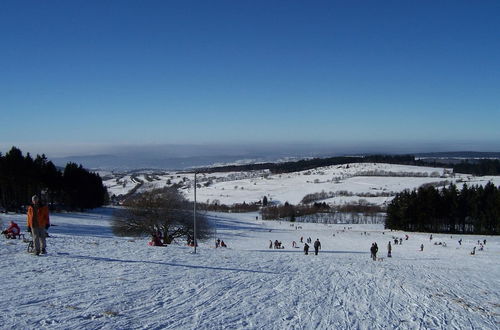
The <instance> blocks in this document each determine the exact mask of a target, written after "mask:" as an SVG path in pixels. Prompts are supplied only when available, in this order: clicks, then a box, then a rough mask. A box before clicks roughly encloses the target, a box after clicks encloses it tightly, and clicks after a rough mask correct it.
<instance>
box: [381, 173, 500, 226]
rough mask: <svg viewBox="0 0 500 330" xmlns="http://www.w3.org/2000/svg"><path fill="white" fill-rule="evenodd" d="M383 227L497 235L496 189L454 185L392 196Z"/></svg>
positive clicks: (499, 192) (499, 207) (499, 206)
mask: <svg viewBox="0 0 500 330" xmlns="http://www.w3.org/2000/svg"><path fill="white" fill-rule="evenodd" d="M385 226H386V228H388V229H396V230H404V231H419V232H440V233H460V234H487V235H499V234H500V189H499V187H496V186H495V185H494V184H493V183H491V182H489V183H488V184H486V185H485V186H484V187H482V186H473V187H468V186H467V185H466V184H464V185H463V187H462V189H461V190H459V189H458V188H457V187H456V186H455V185H453V184H452V185H450V186H449V187H445V188H443V189H436V188H434V187H432V186H430V187H420V188H419V189H418V190H413V191H409V190H405V191H403V192H401V193H399V194H397V195H396V197H395V198H394V199H393V200H392V202H391V203H390V204H389V205H388V207H387V219H386V224H385Z"/></svg>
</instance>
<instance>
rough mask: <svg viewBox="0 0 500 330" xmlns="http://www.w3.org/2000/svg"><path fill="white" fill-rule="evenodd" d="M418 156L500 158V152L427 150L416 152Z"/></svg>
mask: <svg viewBox="0 0 500 330" xmlns="http://www.w3.org/2000/svg"><path fill="white" fill-rule="evenodd" d="M415 157H417V158H423V157H425V158H468V159H470V158H499V159H500V152H478V151H452V152H427V153H418V154H415Z"/></svg>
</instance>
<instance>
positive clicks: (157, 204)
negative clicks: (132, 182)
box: [112, 187, 211, 244]
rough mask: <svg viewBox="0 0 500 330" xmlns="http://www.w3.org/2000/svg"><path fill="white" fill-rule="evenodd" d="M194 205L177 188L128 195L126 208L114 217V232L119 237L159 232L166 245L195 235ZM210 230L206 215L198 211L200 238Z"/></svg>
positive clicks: (208, 233)
mask: <svg viewBox="0 0 500 330" xmlns="http://www.w3.org/2000/svg"><path fill="white" fill-rule="evenodd" d="M193 215H194V214H193V204H192V203H190V202H188V201H187V200H186V199H185V198H184V196H183V195H182V194H181V193H180V192H179V191H178V190H177V189H175V188H172V187H165V188H161V189H154V190H151V191H146V192H143V193H140V194H136V195H134V196H131V197H129V199H127V201H126V202H125V203H124V208H123V209H120V210H117V211H116V212H115V214H114V216H113V226H112V228H113V232H114V233H115V235H118V236H145V235H150V236H153V235H158V234H159V235H160V236H161V237H163V241H164V243H165V244H170V243H171V242H172V241H173V240H175V239H178V238H186V239H189V238H192V237H193V236H194V235H193ZM210 233H211V229H210V226H209V222H208V220H207V218H206V216H205V215H204V214H201V213H198V212H197V214H196V236H197V239H198V240H202V239H205V238H208V237H209V235H210Z"/></svg>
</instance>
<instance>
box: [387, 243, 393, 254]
mask: <svg viewBox="0 0 500 330" xmlns="http://www.w3.org/2000/svg"><path fill="white" fill-rule="evenodd" d="M391 252H392V246H391V241H389V244H387V257H388V258H391V257H392V254H391Z"/></svg>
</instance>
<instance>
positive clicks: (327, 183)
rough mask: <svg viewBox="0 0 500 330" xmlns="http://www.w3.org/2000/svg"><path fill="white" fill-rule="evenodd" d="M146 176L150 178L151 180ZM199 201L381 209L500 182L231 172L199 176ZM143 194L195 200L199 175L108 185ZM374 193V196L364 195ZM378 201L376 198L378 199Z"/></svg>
mask: <svg viewBox="0 0 500 330" xmlns="http://www.w3.org/2000/svg"><path fill="white" fill-rule="evenodd" d="M146 177H147V178H148V179H149V180H150V181H148V179H146ZM197 179H198V181H197V182H198V184H199V188H197V197H198V201H201V202H214V201H218V202H219V203H222V204H228V205H231V204H234V203H243V202H246V203H253V202H257V201H260V200H262V198H263V197H264V196H267V198H268V200H270V201H274V202H278V203H285V202H289V203H292V204H298V203H300V201H301V200H302V198H303V197H304V196H305V195H307V194H314V193H319V192H322V191H324V192H327V193H329V192H332V193H339V192H348V193H349V194H350V196H345V195H339V196H335V197H333V198H329V199H327V200H326V202H328V203H330V204H343V203H347V202H357V201H359V200H360V199H365V200H367V201H368V202H370V203H373V204H377V205H382V204H386V203H387V202H389V201H390V200H392V198H393V196H394V194H395V193H398V192H401V191H403V190H405V189H414V188H418V187H420V186H421V185H423V184H428V183H443V182H445V181H447V182H448V184H449V183H451V182H454V183H456V184H457V185H458V186H459V187H461V186H462V185H463V183H464V182H466V183H467V184H468V185H474V184H478V185H484V184H486V183H487V182H488V181H492V182H493V183H495V184H496V185H500V177H499V176H497V177H473V176H470V175H463V174H455V175H454V176H453V175H451V174H450V171H448V170H445V169H442V168H432V167H420V166H404V165H392V164H375V163H360V164H348V165H342V166H328V167H321V168H316V169H314V170H308V171H301V172H294V173H286V174H271V173H269V172H268V171H253V172H227V173H213V174H199V175H198V176H197ZM137 180H141V181H142V182H143V184H142V185H141V186H140V189H139V190H138V191H144V190H147V189H152V188H161V187H164V186H165V185H166V183H167V182H169V181H168V180H170V185H172V184H180V185H181V186H182V187H183V191H184V193H185V195H186V197H187V198H188V199H191V200H192V199H193V196H194V194H193V187H194V175H193V174H191V173H164V174H157V175H151V174H148V173H146V174H140V175H137V174H136V175H135V176H134V177H132V176H131V175H130V174H127V175H118V178H115V177H111V178H110V179H108V180H104V184H105V185H106V186H107V187H108V191H109V192H110V194H115V195H120V194H126V193H127V192H129V191H130V190H132V189H133V188H134V187H136V186H137V185H138V183H137ZM366 194H372V195H375V196H374V197H366V196H363V195H366ZM377 194H378V195H379V196H376V195H377Z"/></svg>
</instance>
